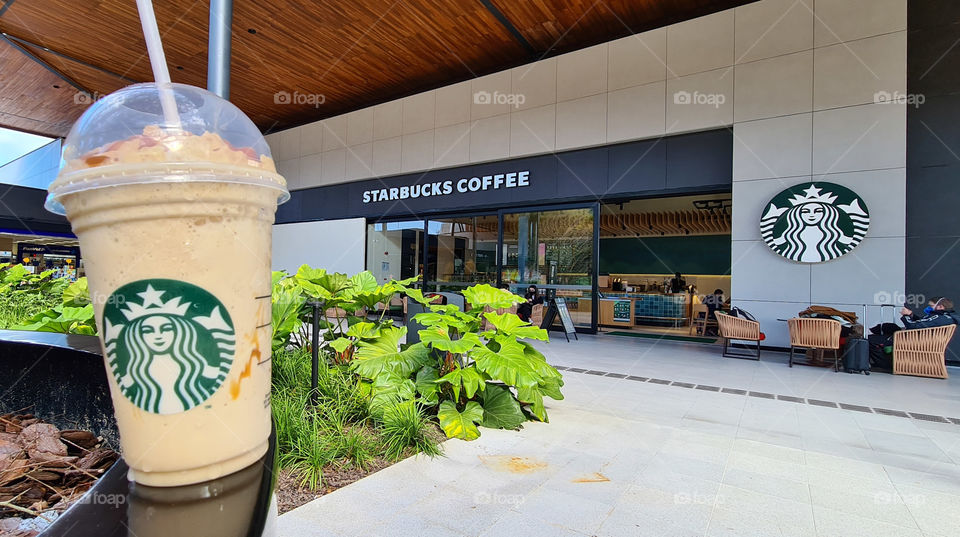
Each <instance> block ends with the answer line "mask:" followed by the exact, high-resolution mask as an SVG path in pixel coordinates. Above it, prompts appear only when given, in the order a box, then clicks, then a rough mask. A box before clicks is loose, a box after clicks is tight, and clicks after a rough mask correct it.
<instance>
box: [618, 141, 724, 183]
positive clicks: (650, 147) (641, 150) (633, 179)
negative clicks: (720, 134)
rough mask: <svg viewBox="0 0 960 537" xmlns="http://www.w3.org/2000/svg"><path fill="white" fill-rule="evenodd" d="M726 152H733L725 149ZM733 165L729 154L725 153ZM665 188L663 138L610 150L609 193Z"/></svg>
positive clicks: (665, 143)
mask: <svg viewBox="0 0 960 537" xmlns="http://www.w3.org/2000/svg"><path fill="white" fill-rule="evenodd" d="M727 151H728V153H730V152H731V151H732V149H731V148H727ZM728 158H729V159H730V162H733V156H732V153H731V154H728ZM666 188H667V141H666V139H665V138H658V139H656V140H646V141H643V142H638V143H635V144H623V145H616V146H613V147H611V148H610V175H609V177H608V178H607V192H608V193H609V194H632V193H640V192H646V191H651V190H653V191H659V190H664V189H666Z"/></svg>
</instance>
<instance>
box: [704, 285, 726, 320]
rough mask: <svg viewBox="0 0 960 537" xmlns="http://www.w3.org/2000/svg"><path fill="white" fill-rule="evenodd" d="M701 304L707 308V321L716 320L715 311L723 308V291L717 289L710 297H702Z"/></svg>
mask: <svg viewBox="0 0 960 537" xmlns="http://www.w3.org/2000/svg"><path fill="white" fill-rule="evenodd" d="M703 303H704V304H705V305H706V306H707V319H714V318H716V315H715V313H716V311H717V310H718V309H720V308H721V307H723V289H717V290H715V291H714V292H713V294H712V295H707V296H705V297H703Z"/></svg>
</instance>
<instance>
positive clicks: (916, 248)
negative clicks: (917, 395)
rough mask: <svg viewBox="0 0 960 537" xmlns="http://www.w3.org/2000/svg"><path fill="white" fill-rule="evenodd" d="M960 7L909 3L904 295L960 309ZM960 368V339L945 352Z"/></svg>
mask: <svg viewBox="0 0 960 537" xmlns="http://www.w3.org/2000/svg"><path fill="white" fill-rule="evenodd" d="M958 42H960V2H956V1H953V0H909V1H908V3H907V93H908V94H910V95H913V96H916V97H915V98H916V99H922V104H920V106H907V199H906V220H907V229H906V233H907V240H906V254H907V259H906V280H907V281H906V284H907V285H906V287H907V288H906V292H907V293H909V294H920V295H925V296H946V297H949V298H951V299H953V301H954V302H955V303H958V304H960V278H957V267H958V266H960V211H958V210H957V207H960V181H958V177H960V122H958V121H957V118H958V117H960V47H957V43H958ZM947 360H948V361H950V362H954V363H960V334H958V335H955V336H954V338H953V342H952V343H951V344H950V347H949V348H948V349H947Z"/></svg>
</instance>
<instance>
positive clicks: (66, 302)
mask: <svg viewBox="0 0 960 537" xmlns="http://www.w3.org/2000/svg"><path fill="white" fill-rule="evenodd" d="M0 328H7V329H11V330H34V331H38V332H63V333H69V334H88V335H93V334H96V333H97V331H96V325H95V323H94V320H93V305H92V304H91V303H90V291H89V289H88V288H87V279H86V278H80V279H79V280H77V281H75V282H72V283H71V282H70V280H69V279H67V278H54V277H53V271H52V270H48V271H44V272H41V273H40V274H32V273H30V272H27V269H26V268H25V267H24V266H23V265H10V264H4V265H0Z"/></svg>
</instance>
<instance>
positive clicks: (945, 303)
mask: <svg viewBox="0 0 960 537" xmlns="http://www.w3.org/2000/svg"><path fill="white" fill-rule="evenodd" d="M900 315H901V317H900V321H901V322H902V323H903V329H904V330H916V329H920V328H933V327H935V326H946V325H950V324H960V316H957V314H956V313H955V312H954V310H953V301H952V300H950V299H949V298H945V297H936V298H932V299H931V300H930V302H929V303H928V304H927V307H926V308H924V309H923V315H919V314H917V313H914V312H913V310H911V309H910V308H907V307H903V308H902V309H901V310H900ZM877 328H879V327H875V328H874V330H876V329H877ZM892 328H894V329H895V328H896V327H895V326H893V327H892ZM867 341H868V342H869V345H870V363H871V365H872V366H873V367H875V368H878V369H885V370H886V369H893V358H892V356H891V354H890V353H891V352H892V349H893V333H892V332H890V331H886V330H882V329H881V330H880V331H879V333H877V332H875V333H873V334H870V335H868V336H867Z"/></svg>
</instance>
